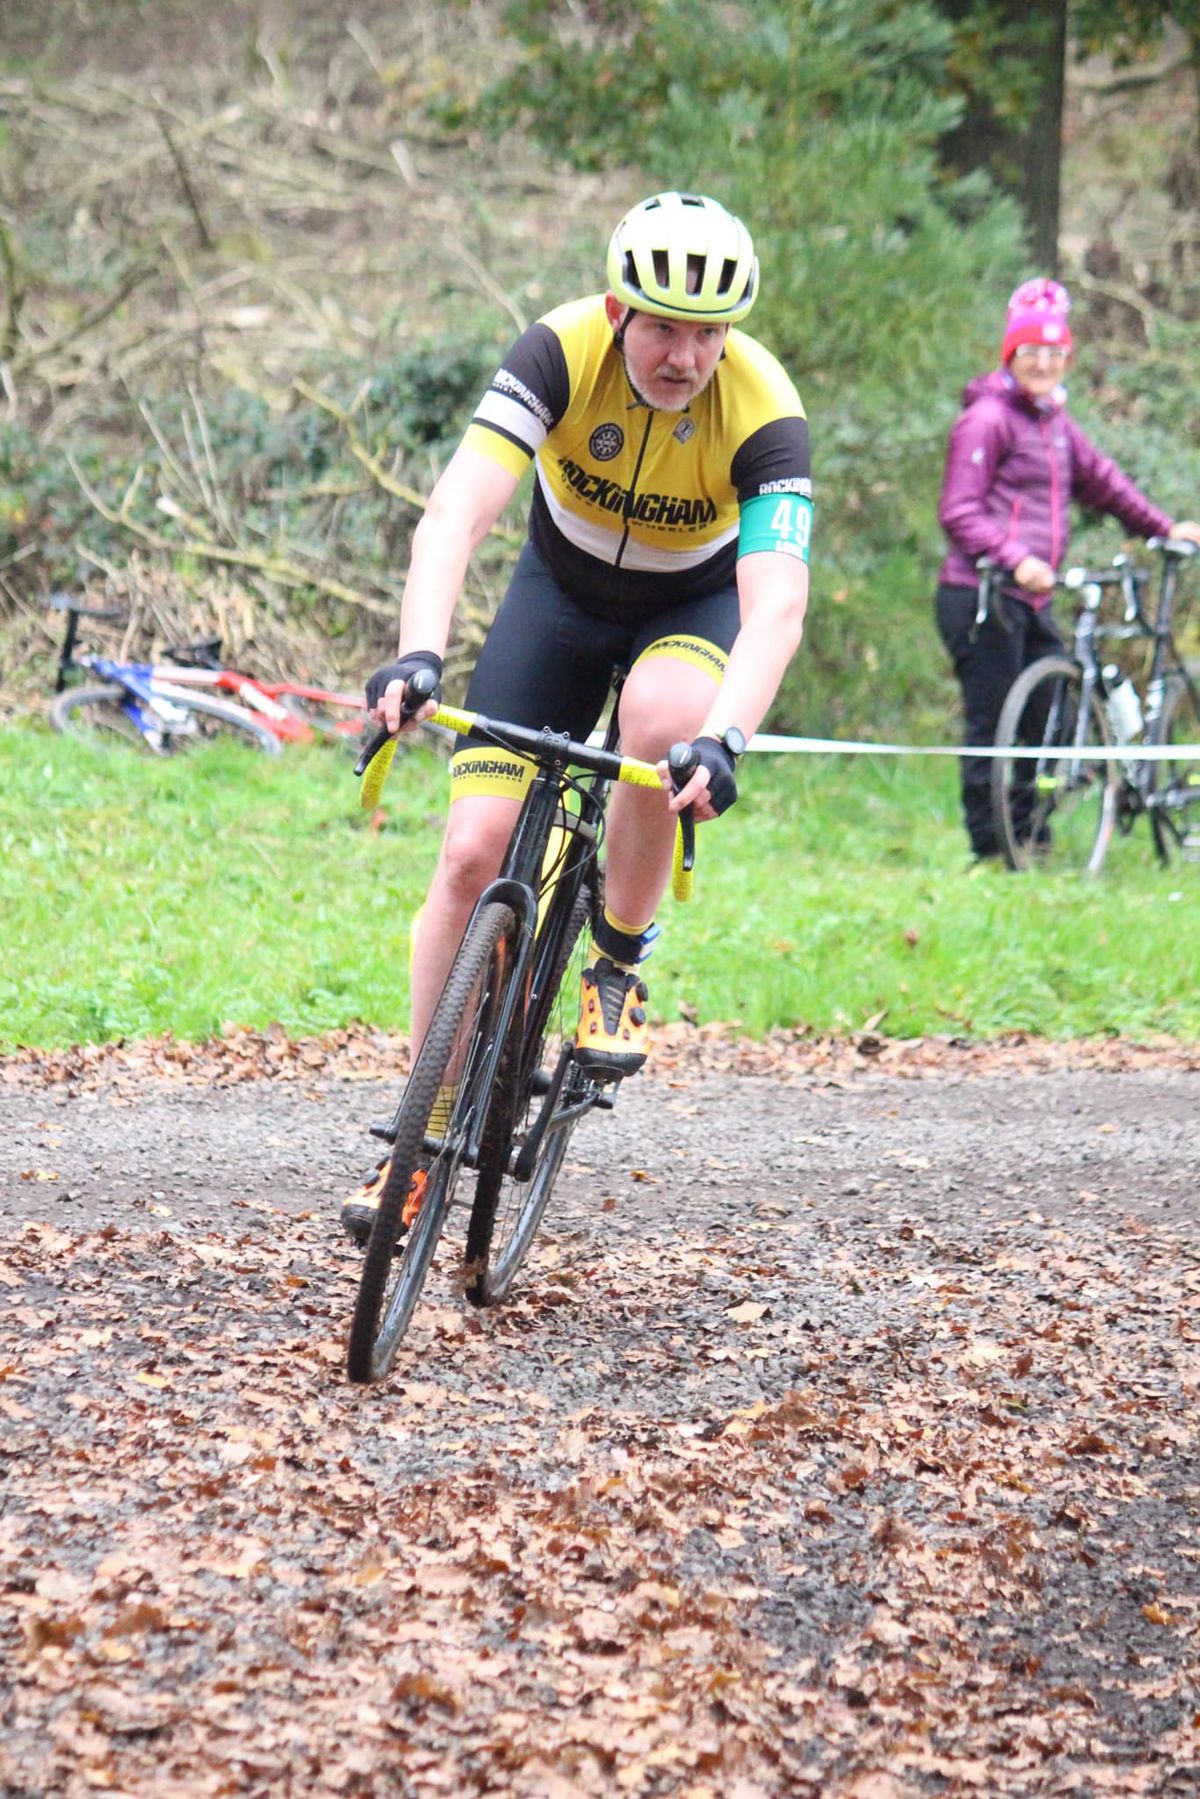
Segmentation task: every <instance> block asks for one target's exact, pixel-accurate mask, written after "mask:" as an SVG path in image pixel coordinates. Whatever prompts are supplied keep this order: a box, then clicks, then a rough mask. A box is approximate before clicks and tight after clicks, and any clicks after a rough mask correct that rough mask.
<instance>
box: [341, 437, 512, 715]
mask: <svg viewBox="0 0 1200 1799" xmlns="http://www.w3.org/2000/svg"><path fill="white" fill-rule="evenodd" d="M518 484H519V477H518V476H516V475H514V474H512V473H511V472H510V471H509V470H508V469H505V468H501V466H500V464H499V463H498V462H493V461H492V460H491V459H490V458H489V457H487V456H481V455H480V453H479V451H478V450H472V449H468V448H466V447H465V446H463V445H460V446H459V448H458V449H457V450H456V451H455V452H454V455H453V456H452V457H451V459H450V461H449V463H448V464H447V465H446V468H445V470H444V471H443V473H442V475H441V477H440V479H439V480H438V483H437V485H436V486H435V488H434V490H433V492H432V493H431V494H430V496H429V502H428V504H427V506H426V508H425V511H424V514H423V515H422V517H421V521H420V523H419V524H418V526H417V528H416V530H415V532H414V533H413V542H412V559H411V561H410V563H409V570H408V579H407V580H406V582H405V584H404V599H403V601H402V603H401V607H400V643H399V649H398V651H397V654H398V655H400V656H407V655H409V654H411V653H413V652H414V651H418V650H427V651H432V652H433V653H434V654H435V655H437V656H442V655H444V654H445V649H446V639H447V638H448V636H449V634H450V621H451V618H452V617H453V614H454V608H455V606H456V605H457V604H458V596H459V594H460V593H461V591H462V585H463V582H464V580H465V579H466V574H467V564H468V562H469V561H470V558H471V555H472V553H473V552H474V550H475V549H476V548H477V547H478V545H479V544H480V543H481V542H482V541H483V539H484V538H485V537H486V536H487V533H488V532H489V531H490V530H491V528H492V526H493V525H494V524H495V523H496V522H497V520H498V519H499V517H500V515H501V513H502V512H503V511H504V508H505V507H506V506H507V505H508V503H509V501H510V500H511V499H512V497H513V495H514V494H515V492H516V491H517V486H518ZM403 698H404V684H403V682H401V681H393V682H392V683H391V684H390V685H389V686H388V688H387V691H386V693H385V694H384V696H383V698H382V700H381V701H380V704H379V705H378V706H377V707H376V708H375V711H374V713H373V715H372V716H373V717H374V718H375V720H376V722H377V723H378V724H386V725H387V728H388V730H389V731H397V730H399V728H400V707H401V703H402V701H403ZM427 710H432V707H429V708H427ZM414 722H415V721H414Z"/></svg>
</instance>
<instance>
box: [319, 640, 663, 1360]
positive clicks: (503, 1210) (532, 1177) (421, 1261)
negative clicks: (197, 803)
mask: <svg viewBox="0 0 1200 1799" xmlns="http://www.w3.org/2000/svg"><path fill="white" fill-rule="evenodd" d="M423 683H424V677H423V675H422V674H417V675H414V676H413V678H412V680H411V681H410V682H409V697H410V699H411V704H412V712H414V713H415V712H417V711H419V710H420V708H421V706H422V705H423V704H424V702H425V699H426V698H427V697H428V695H429V693H430V692H431V690H432V679H431V678H430V680H429V684H428V685H424V684H423ZM614 684H615V686H616V687H617V689H618V691H619V680H618V681H616V682H615V683H614ZM616 710H617V709H616V705H615V704H614V706H613V708H612V721H611V722H610V724H609V727H608V731H607V734H606V736H605V739H604V743H603V747H602V748H594V747H592V746H591V745H588V744H584V743H574V742H572V741H571V740H570V738H568V737H565V736H559V735H556V734H555V733H553V732H551V731H540V732H539V731H531V730H526V729H523V728H522V727H520V726H517V725H510V724H505V723H502V722H497V721H496V720H493V719H487V718H483V717H481V716H480V715H479V714H477V713H470V712H459V711H456V710H454V709H453V708H450V707H446V706H443V707H441V708H440V709H439V710H438V712H437V713H436V714H435V715H434V716H433V717H432V718H431V719H430V720H429V721H428V722H429V723H430V724H433V725H437V726H442V727H445V728H448V729H450V730H452V731H456V732H461V733H463V734H465V735H467V736H470V737H471V738H473V739H475V740H476V741H479V742H484V743H489V744H495V745H497V746H499V747H502V748H504V749H507V750H511V751H514V752H516V753H517V754H519V755H521V756H524V757H526V758H528V760H529V761H531V762H532V763H534V764H535V770H536V772H535V773H534V776H533V780H532V782H531V784H530V786H529V789H528V791H527V793H526V796H525V801H524V804H523V806H522V808H521V812H520V816H519V817H518V819H517V822H516V825H515V826H514V828H513V834H512V837H511V839H510V841H509V846H508V851H507V853H506V856H505V859H504V864H503V867H502V868H501V871H500V874H499V876H498V877H497V879H496V880H494V881H492V882H491V883H490V884H489V885H488V887H487V888H486V889H485V890H484V892H483V894H482V895H481V897H480V899H479V901H478V903H477V905H476V907H475V910H474V912H473V913H472V916H471V919H470V922H469V923H468V925H467V929H466V931H465V933H464V935H463V939H462V942H461V944H460V946H459V949H458V952H457V954H456V956H455V959H454V964H453V966H452V968H451V970H450V973H449V975H448V976H447V979H446V985H445V987H444V989H443V991H442V996H441V999H440V1000H439V1002H438V1005H437V1009H436V1011H435V1012H434V1015H433V1019H432V1022H431V1024H430V1027H429V1031H428V1034H427V1036H426V1038H425V1041H424V1043H423V1044H422V1046H421V1049H420V1051H419V1053H418V1055H417V1057H416V1060H415V1062H414V1063H413V1067H412V1071H411V1073H410V1075H409V1078H408V1083H407V1086H406V1087H405V1090H404V1093H403V1096H402V1098H401V1100H400V1104H399V1106H398V1108H397V1110H396V1113H395V1116H394V1117H393V1119H392V1121H391V1123H390V1125H388V1126H387V1127H384V1128H379V1129H377V1130H376V1133H375V1134H376V1135H378V1136H380V1137H383V1138H384V1139H385V1141H387V1142H388V1143H390V1144H391V1162H390V1167H389V1170H388V1175H387V1179H386V1182H385V1184H384V1188H383V1193H382V1195H381V1198H380V1202H379V1207H378V1211H377V1212H376V1215H375V1220H374V1223H373V1225H372V1228H371V1235H370V1237H369V1239H368V1241H367V1245H366V1250H365V1252H364V1256H363V1265H362V1272H361V1275H360V1278H359V1286H358V1297H357V1302H356V1304H355V1308H354V1318H353V1322H352V1324H351V1328H350V1342H349V1353H348V1357H347V1369H348V1373H349V1376H350V1379H351V1380H352V1381H373V1380H379V1379H381V1378H382V1377H383V1376H384V1375H386V1374H387V1372H388V1370H389V1369H390V1368H391V1366H392V1362H393V1361H394V1359H395V1355H396V1350H397V1348H398V1346H399V1343H400V1339H401V1337H402V1336H403V1334H404V1331H405V1329H406V1327H407V1325H408V1322H409V1319H410V1318H411V1316H412V1313H413V1308H414V1307H415V1305H416V1303H417V1300H418V1298H419V1296H420V1293H421V1289H422V1287H423V1285H424V1282H425V1277H426V1275H427V1273H428V1271H429V1266H430V1263H431V1262H432V1260H433V1255H434V1251H435V1249H436V1248H437V1244H438V1240H439V1238H440V1237H441V1234H442V1230H443V1227H444V1226H445V1223H446V1219H447V1216H448V1213H449V1210H450V1208H451V1206H452V1205H454V1204H455V1203H456V1202H455V1199H454V1194H455V1190H456V1187H457V1185H458V1182H459V1178H460V1176H461V1174H462V1173H463V1171H464V1169H470V1170H471V1171H472V1172H473V1173H474V1175H475V1191H474V1197H473V1200H472V1201H471V1202H470V1217H469V1219H468V1223H467V1233H466V1246H465V1260H464V1267H463V1289H464V1292H465V1294H466V1297H467V1299H468V1300H470V1301H472V1302H473V1303H474V1304H475V1305H481V1306H482V1305H493V1304H495V1303H496V1302H497V1301H499V1300H501V1299H503V1298H504V1296H505V1294H506V1293H507V1292H508V1290H509V1288H510V1286H511V1284H512V1281H513V1278H514V1276H515V1275H516V1273H517V1270H518V1269H519V1268H520V1266H521V1264H522V1262H523V1261H524V1259H525V1257H526V1255H527V1254H528V1252H529V1248H530V1245H531V1244H532V1242H533V1238H534V1233H535V1232H536V1230H537V1227H538V1224H539V1222H540V1220H541V1217H542V1214H543V1212H544V1210H545V1207H546V1202H547V1200H548V1199H549V1197H550V1193H551V1190H552V1188H553V1186H554V1183H555V1180H556V1179H557V1177H558V1173H559V1170H560V1168H561V1167H562V1164H563V1158H564V1156H565V1155H566V1150H567V1144H568V1142H569V1140H570V1137H571V1133H572V1132H573V1131H574V1129H575V1127H576V1126H577V1125H578V1123H579V1121H580V1119H581V1118H583V1117H585V1116H586V1114H587V1113H588V1112H591V1111H595V1110H597V1109H604V1110H608V1109H611V1107H612V1105H613V1100H614V1094H613V1084H612V1077H611V1076H609V1077H605V1076H602V1075H599V1074H597V1073H589V1072H588V1071H586V1070H585V1069H584V1068H583V1067H581V1065H580V1064H579V1063H578V1062H577V1061H576V1060H575V1058H574V1035H575V1017H574V1008H575V1007H577V1005H578V982H577V981H575V982H571V981H568V980H567V979H566V978H565V977H566V975H567V971H568V968H569V967H570V966H571V964H572V956H573V953H574V952H575V950H576V946H577V945H579V947H580V950H582V944H580V938H581V933H582V932H583V930H584V926H585V925H586V924H587V923H588V922H589V920H591V919H593V918H594V916H595V914H596V909H597V908H598V904H599V882H600V870H599V865H598V862H597V852H598V850H599V847H600V843H601V840H602V837H603V832H604V818H605V808H606V804H607V799H608V793H609V789H610V786H611V784H612V782H614V781H627V782H631V783H632V784H634V785H636V786H642V787H654V788H660V787H661V783H660V781H659V778H658V774H657V771H656V770H655V769H654V768H653V767H652V766H651V765H650V764H649V763H646V762H639V761H636V760H634V759H633V758H631V757H623V756H621V755H620V754H619V751H618V749H617V733H616ZM395 747H396V740H395V738H394V737H389V736H388V734H387V732H386V731H381V732H380V733H378V734H377V736H376V737H375V738H374V739H373V741H372V742H371V743H370V744H369V745H368V746H367V748H366V749H365V750H364V751H363V754H362V756H361V757H360V758H359V762H358V765H357V771H358V772H360V773H362V772H363V771H364V770H365V771H366V778H365V780H364V782H363V794H362V800H363V804H364V806H366V807H368V808H371V809H373V808H374V807H375V805H376V803H377V801H378V797H379V791H380V788H381V786H382V782H383V778H384V775H385V773H386V770H387V766H388V764H389V763H390V761H391V757H392V754H393V753H394V750H395ZM668 760H669V763H670V768H671V774H672V779H673V780H674V782H675V786H676V790H677V791H678V790H679V789H680V788H681V787H682V786H684V785H685V783H686V782H687V781H688V780H689V779H690V777H691V774H692V773H693V771H694V768H695V766H696V763H695V759H694V757H693V752H692V749H691V746H690V745H689V744H677V745H676V746H675V748H674V749H673V750H672V751H671V753H670V757H669V758H668ZM680 826H681V828H680V831H679V833H678V834H677V842H676V858H675V878H674V887H675V891H676V894H677V896H678V897H681V898H682V897H685V896H686V892H687V888H688V885H689V882H690V870H691V865H692V859H693V854H694V836H693V824H692V820H691V818H690V816H686V815H684V816H681V820H680ZM439 1099H440V1102H441V1107H442V1112H443V1115H444V1114H445V1112H446V1109H447V1107H448V1123H446V1125H445V1128H444V1129H439V1130H437V1131H436V1132H435V1131H433V1130H431V1128H430V1120H431V1115H432V1114H433V1112H434V1108H435V1105H436V1104H438V1103H439ZM463 1203H464V1204H465V1203H466V1202H463ZM414 1213H415V1216H414ZM403 1229H407V1235H406V1236H404V1240H403V1243H402V1245H401V1246H400V1252H399V1254H398V1255H397V1245H398V1244H399V1243H400V1238H401V1233H402V1230H403Z"/></svg>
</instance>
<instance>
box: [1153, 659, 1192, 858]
mask: <svg viewBox="0 0 1200 1799" xmlns="http://www.w3.org/2000/svg"><path fill="white" fill-rule="evenodd" d="M1155 741H1156V742H1157V743H1164V744H1165V743H1178V744H1185V743H1187V744H1197V743H1200V717H1198V716H1197V713H1196V707H1195V705H1194V704H1193V701H1192V696H1191V694H1190V693H1189V691H1188V689H1187V687H1186V685H1185V684H1184V682H1183V681H1182V680H1181V679H1180V678H1179V677H1178V676H1176V677H1175V679H1174V680H1172V681H1171V682H1170V683H1169V684H1168V687H1167V690H1166V693H1165V695H1164V696H1163V715H1162V723H1161V725H1160V727H1159V729H1158V731H1157V732H1156V733H1155ZM1150 766H1151V770H1152V774H1151V794H1152V795H1153V796H1154V799H1152V802H1151V806H1150V824H1151V829H1152V830H1153V832H1154V847H1155V849H1156V850H1157V851H1158V858H1159V861H1160V862H1162V863H1163V864H1164V865H1165V864H1167V863H1169V862H1170V861H1171V859H1172V857H1174V856H1183V857H1184V858H1186V859H1187V860H1188V861H1196V860H1200V762H1191V761H1187V762H1152V763H1151V765H1150Z"/></svg>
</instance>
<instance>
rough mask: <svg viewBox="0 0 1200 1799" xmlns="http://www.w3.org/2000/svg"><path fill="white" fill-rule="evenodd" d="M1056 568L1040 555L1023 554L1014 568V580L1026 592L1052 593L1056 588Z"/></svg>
mask: <svg viewBox="0 0 1200 1799" xmlns="http://www.w3.org/2000/svg"><path fill="white" fill-rule="evenodd" d="M1054 579H1055V576H1054V570H1053V569H1052V568H1051V567H1050V564H1049V563H1048V562H1043V561H1042V559H1041V557H1040V556H1022V558H1021V560H1020V562H1018V564H1017V566H1016V568H1014V570H1013V580H1014V581H1015V582H1016V584H1017V586H1018V587H1023V588H1024V589H1025V592H1026V593H1050V592H1052V591H1053V588H1054Z"/></svg>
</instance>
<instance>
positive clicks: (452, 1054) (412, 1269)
mask: <svg viewBox="0 0 1200 1799" xmlns="http://www.w3.org/2000/svg"><path fill="white" fill-rule="evenodd" d="M515 932H516V920H515V916H514V914H513V912H512V911H511V909H510V908H509V907H508V906H502V905H489V906H485V907H484V908H483V910H482V911H481V912H480V913H479V915H478V916H477V917H476V918H475V919H474V920H473V922H472V923H471V925H470V926H469V927H468V929H467V934H466V936H465V937H464V938H463V940H462V943H461V944H460V945H459V949H458V954H457V955H456V957H455V959H454V966H453V967H452V968H451V970H450V974H449V976H448V978H447V981H446V985H445V988H444V989H443V991H442V997H441V999H440V1000H439V1001H438V1004H437V1009H436V1011H435V1012H434V1015H433V1020H432V1023H431V1024H430V1027H429V1031H428V1034H427V1035H426V1038H425V1042H424V1043H423V1045H422V1046H421V1051H420V1054H419V1055H418V1056H417V1059H416V1062H415V1063H414V1064H413V1070H412V1073H411V1075H410V1076H409V1079H408V1085H407V1087H406V1088H405V1091H404V1097H403V1099H402V1100H401V1102H400V1107H399V1110H398V1112H397V1114H396V1118H395V1121H394V1140H393V1143H392V1154H391V1164H390V1167H389V1170H388V1176H387V1181H386V1183H385V1186H384V1189H383V1194H382V1196H381V1198H380V1202H379V1209H378V1211H377V1212H376V1215H375V1222H374V1224H373V1225H372V1227H371V1235H370V1238H369V1239H368V1241H367V1247H366V1252H365V1255H364V1257H363V1266H362V1274H361V1276H360V1279H359V1286H358V1299H357V1302H356V1304H355V1308H354V1319H353V1322H352V1324H351V1327H350V1344H349V1353H348V1357H347V1371H348V1373H349V1376H350V1379H351V1380H352V1381H373V1380H381V1379H382V1378H383V1376H384V1375H385V1374H387V1372H388V1370H389V1369H390V1368H391V1366H392V1363H393V1361H394V1360H395V1357H396V1351H397V1349H398V1347H399V1344H400V1339H401V1337H402V1336H403V1335H404V1332H405V1330H406V1328H407V1326H408V1322H409V1319H410V1318H411V1317H412V1314H413V1308H414V1307H415V1305H416V1303H417V1300H418V1298H419V1297H420V1293H421V1289H422V1287H423V1286H424V1284H425V1277H426V1275H427V1274H428V1272H429V1265H430V1263H431V1262H432V1260H433V1253H434V1250H435V1249H436V1248H437V1244H438V1239H439V1237H440V1236H441V1234H442V1227H443V1226H444V1224H445V1222H446V1214H447V1212H448V1210H449V1207H450V1204H451V1202H452V1200H453V1197H454V1190H455V1186H456V1184H457V1181H458V1177H459V1174H460V1172H461V1169H462V1164H463V1158H464V1157H465V1155H466V1153H467V1148H468V1145H469V1143H470V1142H471V1140H472V1138H474V1137H475V1136H476V1135H477V1134H478V1132H479V1130H480V1128H481V1125H482V1122H483V1117H484V1114H485V1113H486V1110H487V1107H488V1102H489V1099H490V1092H489V1082H488V1067H489V1052H490V1051H491V1049H492V1048H493V1047H494V1045H495V1041H496V1033H497V1031H498V1029H499V1021H500V1016H501V1013H502V1010H503V1002H504V995H505V989H506V987H507V985H508V982H509V980H510V979H511V978H512V972H513V968H514V955H513V945H514V938H515ZM450 1092H452V1093H453V1099H452V1102H451V1101H448V1100H447V1094H448V1093H450ZM439 1096H440V1100H441V1104H442V1106H443V1107H444V1106H445V1105H446V1104H448V1103H449V1104H450V1115H449V1120H448V1122H446V1121H444V1120H441V1119H439V1120H438V1121H437V1127H438V1128H437V1130H436V1134H435V1131H434V1128H433V1126H432V1125H431V1118H432V1115H433V1113H434V1108H435V1106H436V1105H438V1103H439ZM419 1171H424V1172H425V1185H424V1192H423V1194H422V1197H421V1200H420V1206H419V1210H418V1211H417V1216H416V1219H415V1222H414V1223H413V1224H412V1226H411V1227H410V1229H409V1231H408V1234H407V1237H406V1238H405V1239H404V1241H403V1243H402V1244H400V1253H399V1256H398V1258H397V1255H396V1250H397V1244H398V1242H399V1240H400V1236H401V1225H402V1218H401V1214H402V1212H403V1210H404V1206H405V1202H406V1201H407V1200H408V1198H409V1193H410V1189H411V1187H412V1182H413V1176H414V1174H417V1173H418V1172H419Z"/></svg>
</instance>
